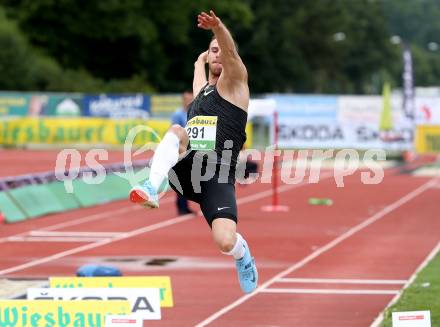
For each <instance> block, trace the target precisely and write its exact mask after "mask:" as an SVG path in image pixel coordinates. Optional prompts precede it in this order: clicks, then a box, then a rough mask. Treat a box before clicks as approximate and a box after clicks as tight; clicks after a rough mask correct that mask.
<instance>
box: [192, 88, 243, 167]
mask: <svg viewBox="0 0 440 327" xmlns="http://www.w3.org/2000/svg"><path fill="white" fill-rule="evenodd" d="M196 116H217V133H216V142H215V151H216V152H217V158H218V161H217V162H218V163H219V164H224V163H225V158H222V151H223V150H228V149H230V150H232V157H231V163H230V165H231V168H233V169H235V166H236V164H237V158H238V154H239V152H240V150H241V148H242V146H243V144H244V142H245V141H246V122H247V112H246V111H244V110H243V109H241V108H239V107H237V106H236V105H233V104H232V103H230V102H229V101H227V100H225V99H223V98H222V97H221V96H220V94H219V93H218V91H217V88H216V87H215V85H209V84H207V85H206V86H205V87H203V89H202V90H201V91H200V92H199V94H198V95H197V97H196V98H195V99H194V101H193V102H192V103H191V105H190V107H189V109H188V115H187V117H188V121H189V120H190V119H192V118H194V117H196ZM231 141H232V142H231ZM231 143H232V144H231ZM225 145H226V147H225ZM231 145H232V147H231Z"/></svg>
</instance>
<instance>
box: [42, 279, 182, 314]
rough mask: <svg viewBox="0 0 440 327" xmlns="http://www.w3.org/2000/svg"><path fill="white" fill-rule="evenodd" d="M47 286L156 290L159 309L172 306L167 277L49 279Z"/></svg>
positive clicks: (171, 295)
mask: <svg viewBox="0 0 440 327" xmlns="http://www.w3.org/2000/svg"><path fill="white" fill-rule="evenodd" d="M49 286H50V287H51V288H75V287H77V288H81V287H84V288H106V287H108V288H113V287H121V288H131V287H136V288H158V289H159V290H160V305H161V307H172V306H173V305H174V304H173V294H172V290H171V279H170V277H169V276H129V277H50V278H49Z"/></svg>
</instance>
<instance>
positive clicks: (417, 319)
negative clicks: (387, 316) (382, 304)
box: [392, 311, 431, 327]
mask: <svg viewBox="0 0 440 327" xmlns="http://www.w3.org/2000/svg"><path fill="white" fill-rule="evenodd" d="M392 321H393V327H431V312H430V311H406V312H393V313H392Z"/></svg>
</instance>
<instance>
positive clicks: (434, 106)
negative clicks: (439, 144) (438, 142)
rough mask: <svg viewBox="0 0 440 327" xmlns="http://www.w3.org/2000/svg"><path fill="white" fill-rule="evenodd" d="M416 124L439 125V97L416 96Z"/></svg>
mask: <svg viewBox="0 0 440 327" xmlns="http://www.w3.org/2000/svg"><path fill="white" fill-rule="evenodd" d="M415 120H416V124H417V125H440V97H417V98H416V114H415Z"/></svg>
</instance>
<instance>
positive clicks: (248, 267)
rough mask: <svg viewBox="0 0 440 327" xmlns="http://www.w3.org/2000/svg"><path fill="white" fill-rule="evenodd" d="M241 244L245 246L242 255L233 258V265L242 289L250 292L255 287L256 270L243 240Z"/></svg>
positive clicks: (256, 279)
mask: <svg viewBox="0 0 440 327" xmlns="http://www.w3.org/2000/svg"><path fill="white" fill-rule="evenodd" d="M243 246H244V248H245V253H244V256H243V258H241V259H238V260H235V266H236V267H237V274H238V280H239V281H240V287H241V289H242V291H243V292H245V293H251V292H252V291H254V290H255V289H256V288H257V283H258V271H257V267H256V266H255V260H254V258H253V257H252V256H251V252H250V250H249V247H248V245H247V243H246V241H245V240H243Z"/></svg>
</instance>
